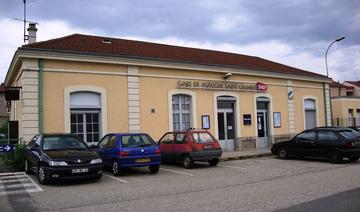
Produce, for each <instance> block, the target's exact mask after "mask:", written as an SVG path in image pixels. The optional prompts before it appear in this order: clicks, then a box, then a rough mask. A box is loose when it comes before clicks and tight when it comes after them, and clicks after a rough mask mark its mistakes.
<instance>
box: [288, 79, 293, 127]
mask: <svg viewBox="0 0 360 212" xmlns="http://www.w3.org/2000/svg"><path fill="white" fill-rule="evenodd" d="M287 84H288V94H289V93H290V92H294V91H293V87H292V85H293V82H292V80H288V81H287ZM293 96H294V93H293ZM288 116H289V133H295V107H294V97H293V98H292V99H290V98H289V96H288Z"/></svg>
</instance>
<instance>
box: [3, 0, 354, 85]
mask: <svg viewBox="0 0 360 212" xmlns="http://www.w3.org/2000/svg"><path fill="white" fill-rule="evenodd" d="M27 2H28V4H27V14H28V15H27V19H28V20H31V21H36V22H38V23H39V25H38V28H39V30H38V41H39V40H47V39H51V38H56V37H60V36H65V35H69V34H73V33H83V34H93V35H104V36H111V37H119V38H127V39H136V40H145V41H151V42H159V43H167V44H173V45H182V46H189V47H198V48H205V49H215V50H221V51H229V52H235V53H241V54H247V55H253V56H258V57H262V58H266V59H269V60H273V61H276V62H280V63H283V64H287V65H290V66H294V67H297V68H301V69H305V70H308V71H312V72H317V73H320V74H323V75H326V68H325V59H324V54H325V51H326V49H327V47H328V46H329V44H330V43H331V42H332V41H334V40H335V39H336V38H338V37H340V36H346V39H345V40H343V41H341V42H339V43H335V44H334V45H333V46H332V47H331V49H330V51H329V53H328V64H329V75H330V77H332V78H333V79H335V80H340V81H344V80H360V2H359V1H358V0H346V1H338V0H321V1H320V0H319V1H317V0H291V1H283V0H264V1H253V0H226V1H219V0H136V1H134V0H121V1H116V0H101V1H97V0H76V1H74V0H71V1H70V0H51V1H49V0H27ZM14 18H20V19H21V18H23V0H0V27H1V31H0V55H1V57H0V58H1V60H0V78H1V80H2V81H3V79H4V77H5V74H6V72H7V70H8V67H9V64H10V61H11V58H12V56H13V54H14V52H15V51H16V48H17V47H19V46H21V45H23V37H22V35H23V25H22V22H20V21H16V20H14Z"/></svg>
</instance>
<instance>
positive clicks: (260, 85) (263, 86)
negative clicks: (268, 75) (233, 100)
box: [256, 82, 267, 91]
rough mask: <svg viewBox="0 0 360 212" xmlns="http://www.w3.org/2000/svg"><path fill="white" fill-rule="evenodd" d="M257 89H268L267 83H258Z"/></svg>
mask: <svg viewBox="0 0 360 212" xmlns="http://www.w3.org/2000/svg"><path fill="white" fill-rule="evenodd" d="M256 89H257V90H259V91H266V90H267V84H264V83H262V82H258V83H256Z"/></svg>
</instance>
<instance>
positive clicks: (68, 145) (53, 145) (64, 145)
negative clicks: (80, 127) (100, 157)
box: [43, 136, 87, 150]
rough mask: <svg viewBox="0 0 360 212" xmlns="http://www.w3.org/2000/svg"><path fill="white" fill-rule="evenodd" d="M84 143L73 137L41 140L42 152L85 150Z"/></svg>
mask: <svg viewBox="0 0 360 212" xmlns="http://www.w3.org/2000/svg"><path fill="white" fill-rule="evenodd" d="M86 148H87V146H86V144H85V143H84V142H81V141H79V140H78V139H77V138H75V137H73V136H46V137H44V138H43V150H59V149H86Z"/></svg>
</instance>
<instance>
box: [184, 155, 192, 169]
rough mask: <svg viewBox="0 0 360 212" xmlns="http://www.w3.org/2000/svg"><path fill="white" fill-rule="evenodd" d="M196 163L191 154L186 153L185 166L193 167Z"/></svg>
mask: <svg viewBox="0 0 360 212" xmlns="http://www.w3.org/2000/svg"><path fill="white" fill-rule="evenodd" d="M193 165H194V161H193V159H192V158H191V157H190V155H185V156H184V157H183V166H184V167H185V168H187V169H191V168H192V167H193Z"/></svg>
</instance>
